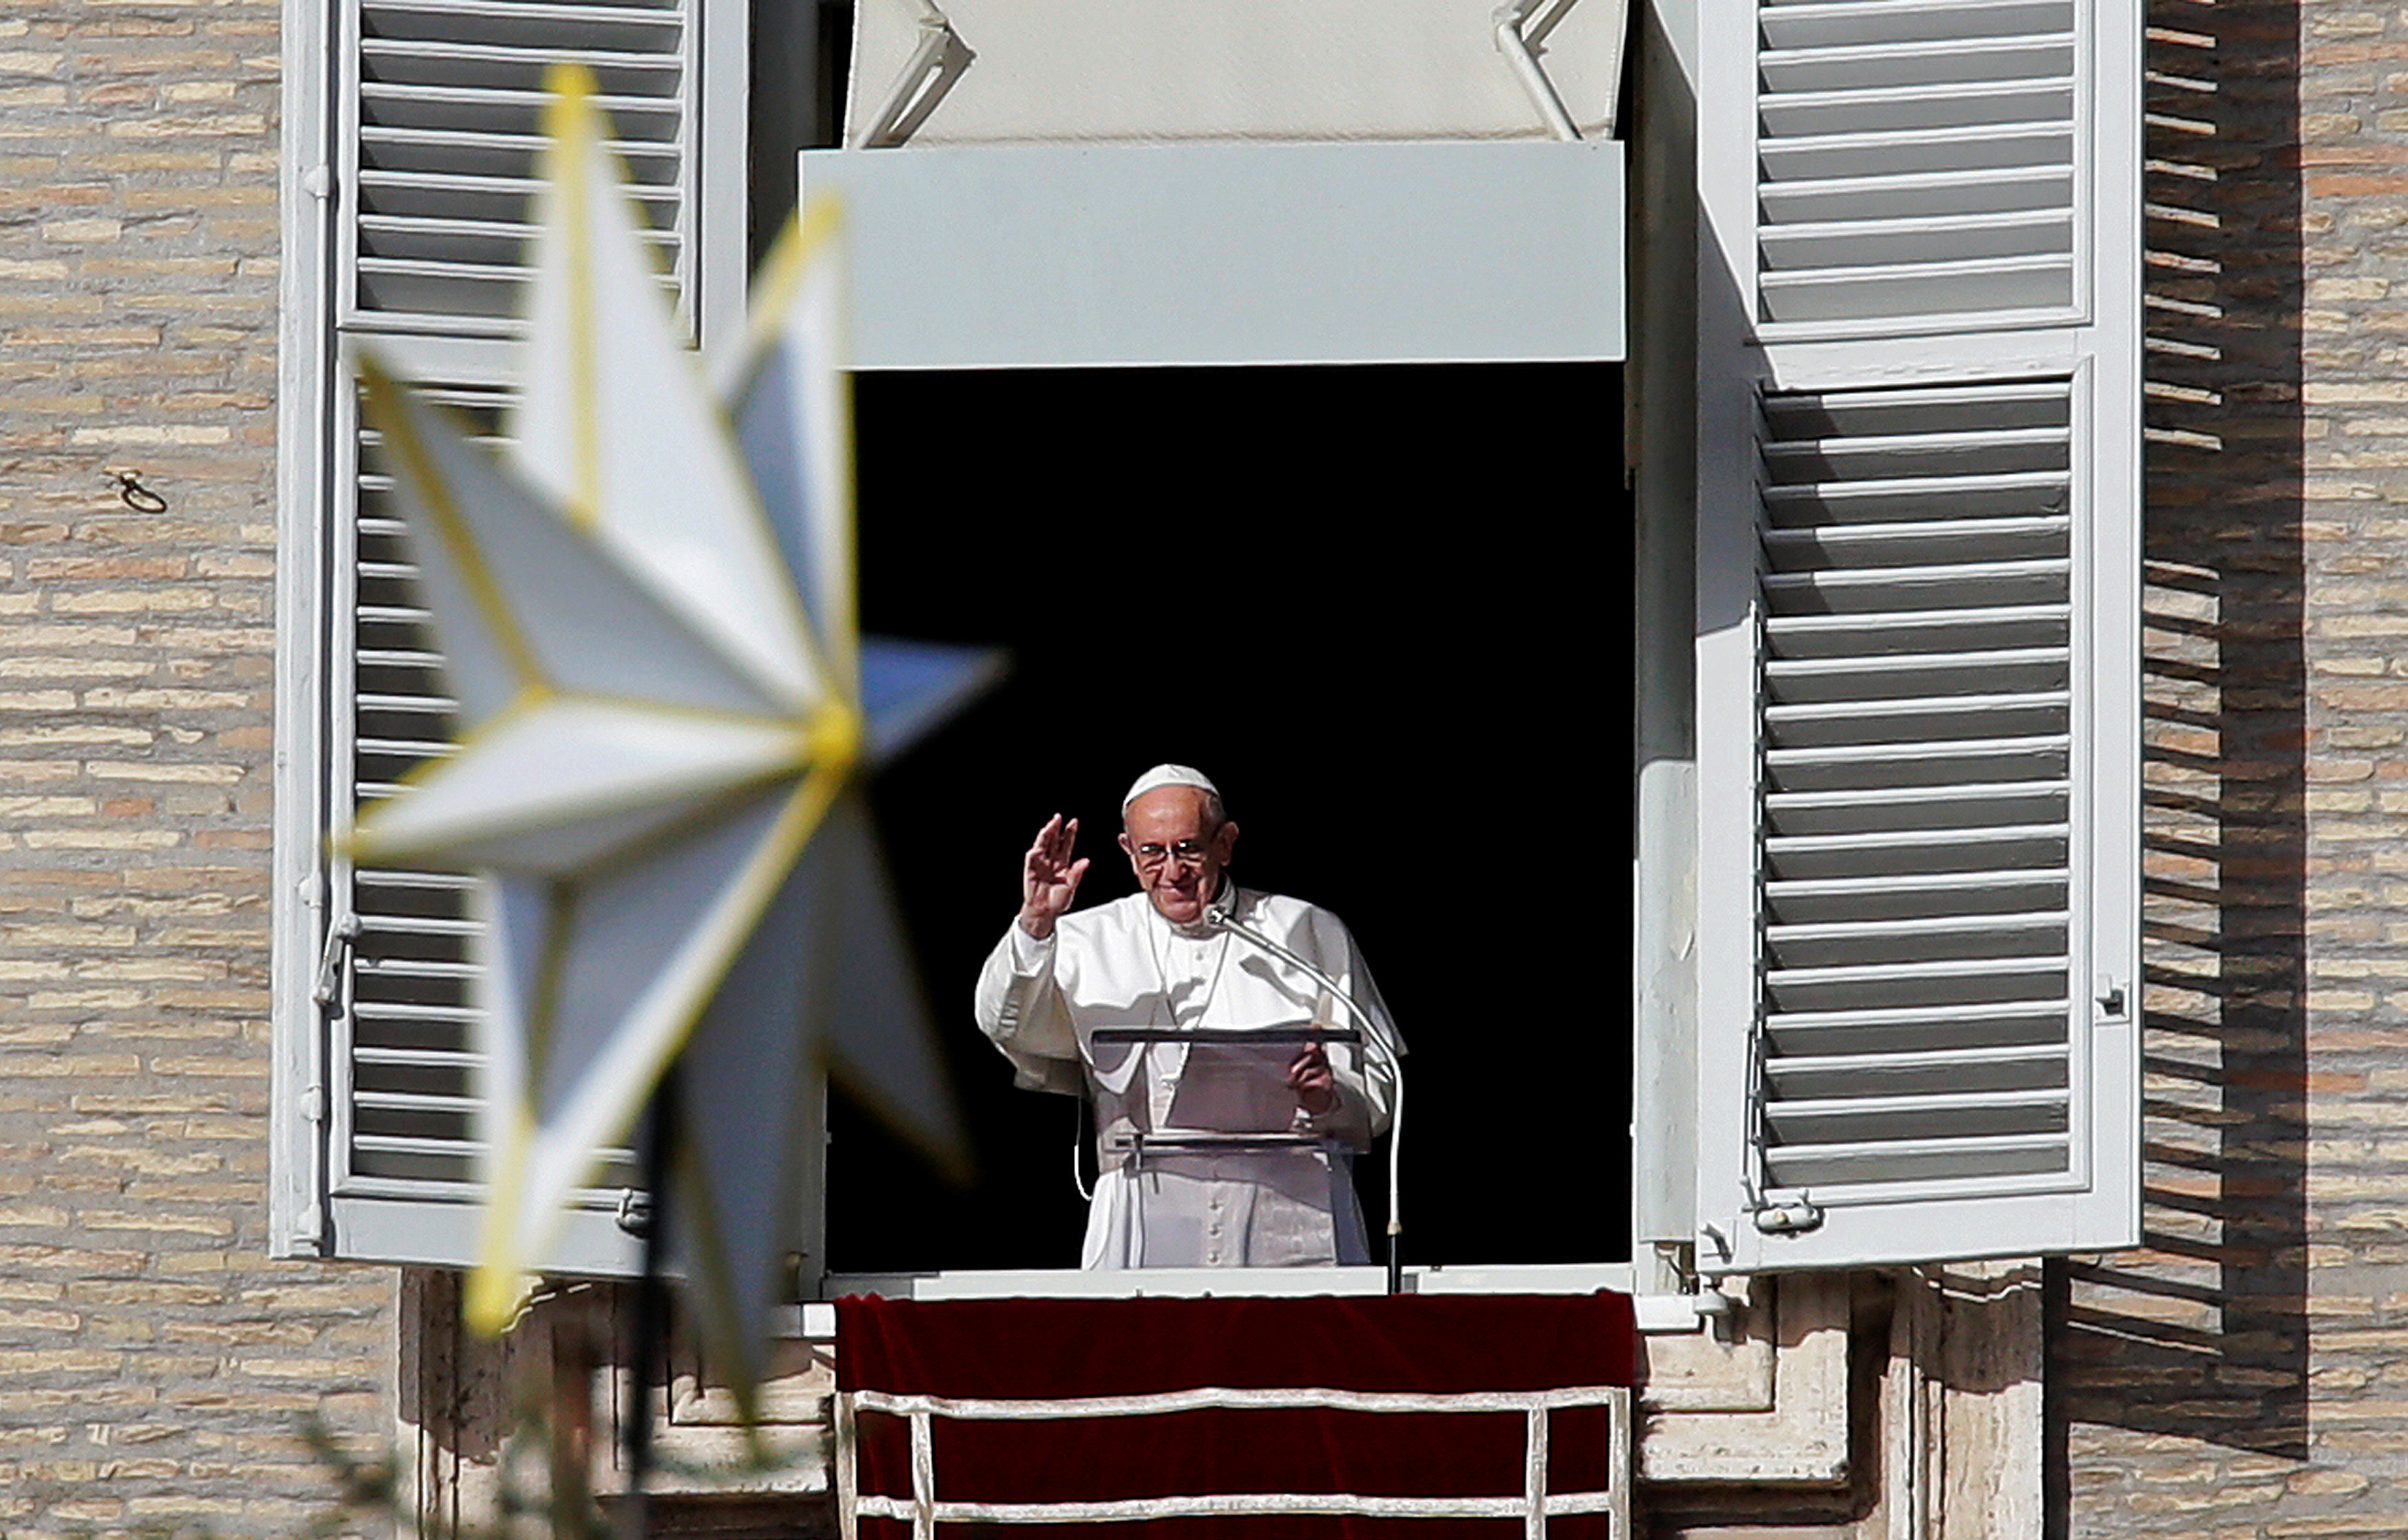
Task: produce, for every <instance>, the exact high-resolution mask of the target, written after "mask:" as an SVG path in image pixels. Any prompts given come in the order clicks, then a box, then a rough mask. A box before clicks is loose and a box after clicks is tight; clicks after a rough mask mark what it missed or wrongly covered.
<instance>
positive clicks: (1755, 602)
mask: <svg viewBox="0 0 2408 1540" xmlns="http://www.w3.org/2000/svg"><path fill="white" fill-rule="evenodd" d="M1702 33H1703V36H1705V37H1706V38H1707V39H1709V42H1708V44H1707V52H1706V58H1705V60H1704V67H1705V69H1706V70H1707V72H1708V80H1709V86H1708V90H1707V92H1706V97H1707V99H1710V100H1726V101H1733V102H1746V103H1750V104H1753V111H1752V112H1746V113H1729V114H1726V115H1724V116H1723V121H1716V122H1712V123H1705V124H1701V127H1700V156H1701V164H1700V168H1699V178H1700V185H1701V188H1703V189H1704V191H1705V193H1706V197H1705V203H1706V206H1707V208H1708V211H1709V220H1710V230H1711V237H1710V238H1711V239H1712V241H1713V250H1717V251H1718V252H1719V253H1720V254H1721V256H1722V257H1723V259H1724V261H1725V262H1726V263H1727V266H1728V270H1729V272H1730V274H1731V277H1732V283H1731V286H1730V290H1731V292H1728V293H1727V294H1721V295H1715V296H1708V297H1706V298H1705V299H1704V300H1703V301H1702V303H1703V305H1704V306H1705V307H1706V308H1707V310H1708V312H1709V315H1708V320H1707V322H1706V324H1705V328H1704V331H1705V336H1706V345H1705V348H1704V349H1703V350H1702V351H1701V362H1700V374H1701V378H1704V379H1705V380H1706V381H1707V382H1708V389H1709V391H1710V392H1713V394H1715V395H1716V397H1717V400H1715V401H1714V402H1713V403H1710V404H1708V405H1707V406H1704V407H1702V408H1701V413H1700V425H1701V449H1700V456H1699V460H1700V472H1699V494H1700V505H1699V521H1700V538H1699V647H1698V656H1699V705H1698V734H1699V808H1700V818H1701V826H1700V832H1699V847H1700V858H1699V979H1700V983H1699V1034H1700V1040H1699V1128H1700V1149H1699V1207H1698V1213H1699V1237H1698V1242H1699V1245H1698V1250H1699V1265H1700V1266H1701V1267H1702V1268H1703V1269H1704V1270H1705V1271H1707V1272H1709V1273H1719V1272H1727V1271H1754V1270H1763V1269H1773V1268H1785V1267H1814V1266H1839V1265H1854V1264H1871V1263H1879V1262H1917V1261H1930V1260H1940V1259H1947V1258H1960V1257H1973V1256H1998V1255H2029V1254H2037V1253H2044V1252H2051V1251H2065V1250H2077V1249H2092V1248H2108V1247H2113V1246H2118V1245H2127V1244H2130V1243H2131V1242H2132V1241H2134V1240H2135V1239H2136V1238H2137V1226H2138V1214H2139V1203H2138V1191H2139V1188H2138V1179H2139V1166H2138V1143H2137V1133H2136V1130H2137V1127H2138V1102H2137V1099H2138V1094H2139V1087H2138V1058H2137V1040H2138V1033H2137V1030H2136V1017H2137V1014H2138V1001H2137V990H2138V983H2139V979H2138V907H2137V905H2138V891H2139V783H2138V706H2137V702H2138V692H2139V683H2138V674H2139V652H2138V636H2139V615H2138V608H2139V598H2140V594H2139V576H2138V574H2139V559H2138V548H2139V535H2140V478H2139V328H2138V321H2139V292H2138V288H2139V284H2138V277H2139V264H2138V201H2137V189H2138V178H2139V134H2138V130H2139V109H2138V92H2139V77H2138V68H2139V65H2138V40H2139V23H2138V15H2137V7H2136V5H2135V4H2134V0H1940V3H1936V4H1935V3H1931V0H1726V3H1725V4H1723V5H1721V6H1720V7H1717V9H1716V11H1715V12H1714V14H1713V15H1710V16H1709V18H1708V19H1707V21H1706V22H1705V24H1704V26H1703V29H1702ZM1751 39H1752V40H1753V42H1752V45H1751V42H1750V40H1751ZM1717 306H1719V307H1721V308H1720V309H1716V308H1715V307H1717ZM1717 317H1719V320H1718V321H1717V319H1716V318H1717Z"/></svg>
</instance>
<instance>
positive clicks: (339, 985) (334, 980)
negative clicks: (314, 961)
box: [309, 914, 360, 1006]
mask: <svg viewBox="0 0 2408 1540" xmlns="http://www.w3.org/2000/svg"><path fill="white" fill-rule="evenodd" d="M359 935H360V917H359V916H357V915H355V914H347V915H345V916H343V917H342V918H341V919H339V920H336V921H335V922H334V923H333V924H332V925H329V926H327V927H326V944H325V947H324V948H323V949H322V950H321V951H320V952H319V953H318V982H317V984H316V986H315V987H314V988H312V989H311V990H310V991H309V998H310V999H312V1000H315V1001H316V1002H318V1004H319V1005H321V1006H329V1005H334V1004H335V1003H336V1002H337V1001H338V1000H340V999H342V997H343V959H344V958H345V957H346V956H347V955H349V954H350V952H351V943H352V942H354V941H356V940H358V939H359Z"/></svg>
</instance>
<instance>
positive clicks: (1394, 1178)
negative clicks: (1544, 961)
mask: <svg viewBox="0 0 2408 1540" xmlns="http://www.w3.org/2000/svg"><path fill="white" fill-rule="evenodd" d="M1204 919H1205V921H1206V923H1208V924H1212V925H1217V926H1219V927H1220V928H1221V929H1223V930H1225V931H1227V932H1228V933H1229V934H1232V935H1235V936H1238V937H1240V939H1242V940H1245V941H1249V942H1252V943H1253V944H1254V945H1255V946H1257V947H1259V948H1262V949H1263V950H1264V951H1267V952H1269V953H1270V955H1271V956H1273V957H1276V958H1278V959H1279V960H1280V961H1281V962H1284V963H1286V964H1287V965H1288V966H1289V967H1291V968H1294V969H1296V970H1297V972H1298V973H1301V974H1303V975H1304V976H1305V977H1308V978H1310V979H1312V981H1313V982H1314V983H1316V984H1319V985H1320V986H1321V987H1322V988H1323V989H1326V990H1327V991H1329V992H1330V994H1331V996H1332V997H1334V998H1336V999H1338V1000H1341V1001H1343V1002H1345V1005H1346V1008H1347V1009H1348V1010H1350V1011H1353V1012H1354V1013H1355V1020H1356V1021H1358V1022H1360V1023H1362V1027H1363V1041H1364V1042H1365V1043H1367V1044H1372V1045H1376V1046H1377V1047H1378V1048H1379V1050H1380V1054H1381V1056H1382V1057H1383V1058H1384V1059H1386V1060H1387V1061H1388V1073H1389V1074H1390V1075H1392V1076H1394V1077H1396V1082H1397V1105H1396V1111H1395V1114H1394V1115H1393V1116H1392V1117H1391V1118H1390V1119H1389V1120H1388V1292H1390V1293H1391V1294H1397V1293H1402V1292H1403V1291H1404V1287H1405V1262H1404V1252H1403V1250H1402V1248H1401V1246H1402V1243H1401V1242H1400V1241H1399V1239H1398V1237H1399V1236H1401V1235H1402V1234H1403V1233H1405V1221H1404V1208H1403V1206H1402V1190H1401V1186H1400V1182H1399V1176H1398V1173H1399V1171H1400V1170H1401V1167H1402V1160H1403V1155H1404V1148H1405V1065H1404V1059H1403V1056H1402V1055H1400V1054H1398V1052H1397V1050H1396V1048H1394V1047H1393V1046H1391V1045H1390V1043H1389V1042H1388V1038H1387V1034H1386V1033H1385V1031H1384V1030H1383V1024H1382V1023H1380V1022H1378V1021H1375V1020H1372V1018H1371V1013H1370V1012H1369V1011H1368V1010H1365V1009H1364V1008H1363V1006H1362V1005H1361V1003H1360V1002H1358V1001H1356V1000H1355V996H1354V995H1353V994H1352V993H1350V992H1348V991H1347V990H1346V988H1345V986H1343V985H1341V984H1340V983H1339V982H1338V980H1336V979H1335V978H1332V977H1329V975H1327V974H1326V973H1324V972H1323V971H1322V970H1321V969H1319V968H1317V967H1315V966H1314V965H1313V964H1312V963H1310V962H1306V961H1305V960H1304V959H1303V958H1301V957H1298V956H1297V954H1296V953H1295V952H1293V951H1290V950H1289V949H1288V948H1285V947H1283V946H1281V945H1280V944H1279V943H1278V942H1276V941H1273V940H1272V939H1271V938H1270V937H1269V936H1267V935H1265V934H1262V933H1261V932H1260V931H1257V930H1255V929H1254V927H1253V926H1251V925H1240V923H1238V921H1237V920H1234V919H1232V918H1231V917H1230V915H1229V911H1228V910H1227V909H1226V908H1225V907H1212V908H1207V909H1206V910H1205V911H1204Z"/></svg>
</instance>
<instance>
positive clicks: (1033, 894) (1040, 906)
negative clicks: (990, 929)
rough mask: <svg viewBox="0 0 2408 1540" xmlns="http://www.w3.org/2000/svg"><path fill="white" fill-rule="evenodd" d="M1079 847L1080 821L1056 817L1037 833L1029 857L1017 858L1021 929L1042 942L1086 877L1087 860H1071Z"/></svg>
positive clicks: (1051, 931)
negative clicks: (1082, 878)
mask: <svg viewBox="0 0 2408 1540" xmlns="http://www.w3.org/2000/svg"><path fill="white" fill-rule="evenodd" d="M1078 843H1079V820H1077V819H1065V818H1063V816H1062V815H1061V814H1059V813H1056V814H1054V816H1053V817H1052V818H1050V819H1047V820H1045V827H1044V828H1042V829H1039V830H1038V831H1037V838H1036V839H1035V840H1033V841H1031V842H1030V844H1029V847H1028V853H1027V854H1025V855H1024V856H1022V857H1021V858H1020V928H1021V929H1022V930H1024V931H1026V932H1027V933H1028V934H1030V935H1033V936H1035V937H1037V938H1038V939H1039V941H1042V940H1043V939H1045V938H1046V937H1047V936H1049V935H1052V934H1054V921H1055V920H1059V919H1061V918H1062V917H1063V916H1064V915H1066V914H1068V913H1069V911H1070V901H1071V900H1072V899H1074V898H1076V897H1077V896H1078V895H1079V879H1080V878H1081V877H1085V876H1086V875H1087V858H1086V857H1084V856H1081V857H1079V858H1078V859H1077V860H1075V861H1074V860H1072V859H1071V856H1070V852H1071V850H1072V848H1075V847H1076V846H1077V845H1078Z"/></svg>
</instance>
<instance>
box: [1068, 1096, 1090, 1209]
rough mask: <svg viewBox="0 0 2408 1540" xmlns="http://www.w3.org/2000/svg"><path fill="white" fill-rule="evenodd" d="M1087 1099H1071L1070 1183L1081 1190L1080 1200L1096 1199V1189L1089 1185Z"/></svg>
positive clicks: (1084, 1201) (1083, 1201)
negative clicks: (1086, 1152) (1086, 1151)
mask: <svg viewBox="0 0 2408 1540" xmlns="http://www.w3.org/2000/svg"><path fill="white" fill-rule="evenodd" d="M1086 1148H1087V1099H1086V1098H1085V1097H1084V1096H1074V1097H1072V1098H1071V1099H1070V1185H1071V1186H1072V1187H1075V1188H1077V1189H1078V1190H1079V1201H1080V1202H1082V1203H1093V1202H1095V1201H1096V1190H1095V1189H1094V1188H1092V1187H1089V1186H1088V1185H1087V1157H1086V1154H1085V1150H1086Z"/></svg>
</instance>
